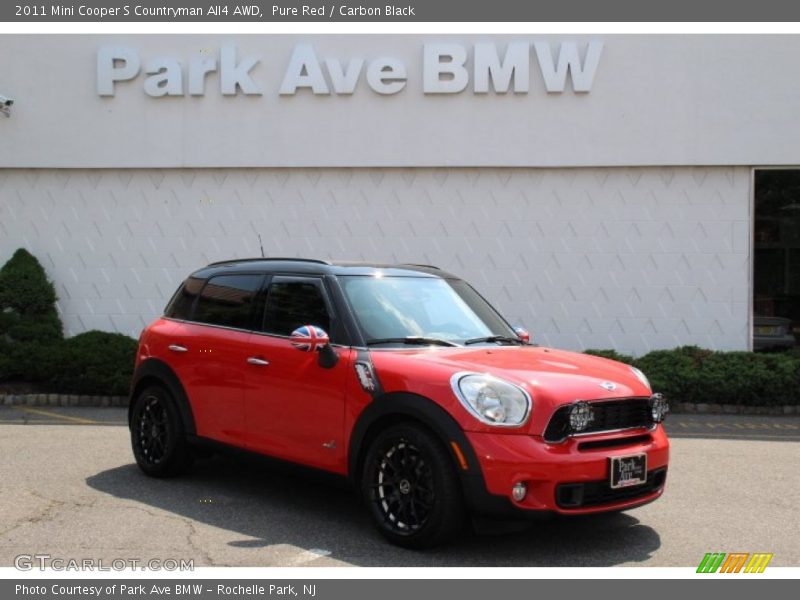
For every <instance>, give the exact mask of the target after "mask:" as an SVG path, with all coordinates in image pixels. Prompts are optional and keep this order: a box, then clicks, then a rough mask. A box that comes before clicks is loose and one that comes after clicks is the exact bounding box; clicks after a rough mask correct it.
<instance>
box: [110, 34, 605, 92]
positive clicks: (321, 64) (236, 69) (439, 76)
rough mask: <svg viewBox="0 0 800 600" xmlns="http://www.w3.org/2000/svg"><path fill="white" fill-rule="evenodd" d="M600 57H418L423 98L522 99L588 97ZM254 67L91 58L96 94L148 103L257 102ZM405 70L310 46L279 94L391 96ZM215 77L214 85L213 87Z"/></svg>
mask: <svg viewBox="0 0 800 600" xmlns="http://www.w3.org/2000/svg"><path fill="white" fill-rule="evenodd" d="M602 53H603V43H602V42H599V41H592V42H588V43H586V44H578V43H575V42H567V41H564V42H560V43H551V42H547V41H534V42H531V43H529V42H511V43H509V44H507V45H505V48H500V47H498V45H497V44H494V43H478V44H474V45H473V46H472V47H471V48H470V47H468V46H465V45H463V44H458V43H452V42H448V43H428V44H424V45H423V51H422V65H421V69H422V90H423V92H424V93H425V94H458V93H460V92H463V91H464V90H466V89H468V88H470V87H471V90H472V92H473V93H475V94H488V93H490V92H494V93H496V94H505V93H507V92H513V93H514V94H527V93H528V92H529V91H530V89H531V87H532V86H537V87H538V88H539V89H544V90H545V91H546V92H548V93H551V94H558V93H561V92H564V91H565V90H566V89H568V86H567V82H568V81H571V84H572V85H571V88H572V91H573V92H576V93H588V92H590V91H591V89H592V83H593V81H594V76H595V72H596V71H597V67H598V64H599V63H600V57H601V55H602ZM260 61H261V57H260V56H258V55H253V54H243V53H240V52H239V51H238V50H237V48H236V46H234V45H225V46H222V47H221V48H219V49H218V50H204V51H202V52H199V53H197V54H195V55H194V56H191V57H188V58H179V57H173V56H157V57H142V56H141V55H140V53H139V51H138V50H136V49H134V48H130V47H122V46H103V47H101V48H100V49H99V50H98V52H97V94H98V95H100V96H114V95H115V94H116V93H117V90H118V88H119V87H121V85H126V82H133V81H137V80H141V85H142V86H143V88H144V92H145V93H146V94H147V95H148V96H152V97H154V98H159V97H164V96H187V95H188V96H205V94H206V92H208V91H211V90H212V88H216V89H217V91H218V93H220V94H222V95H223V96H235V95H237V94H244V95H248V96H259V95H263V94H264V93H265V89H266V88H265V86H264V83H265V82H264V81H261V80H260V79H259V75H257V72H258V69H257V68H256V67H257V66H258V64H259V62H260ZM534 64H535V65H536V67H533V66H532V65H534ZM418 67H419V65H413V68H418ZM408 69H409V66H408V65H407V64H406V63H405V62H404V61H403V60H400V59H398V58H393V57H389V56H382V57H378V58H371V59H364V58H361V57H346V58H341V57H333V56H319V55H318V54H317V52H316V51H315V50H314V48H313V47H312V46H311V45H308V44H298V45H296V46H295V47H294V50H293V52H292V56H291V58H290V59H289V63H288V65H287V66H286V69H285V71H284V72H283V74H282V78H281V79H280V87H279V94H280V95H282V96H293V95H294V94H296V93H297V92H298V91H302V90H306V91H307V92H310V93H313V94H315V95H331V94H335V95H350V94H354V93H356V92H357V91H358V90H359V87H360V86H361V87H364V86H365V87H366V88H368V89H369V90H371V91H372V92H374V93H377V94H383V95H389V94H397V93H399V92H402V91H403V90H404V89H405V88H406V83H407V81H408V73H409V70H408ZM534 69H535V70H534ZM532 71H533V72H534V73H536V71H538V75H539V76H540V77H541V79H540V80H539V81H540V83H539V82H532V81H531V75H532ZM362 73H363V74H364V77H363V78H362V77H361V75H362ZM214 74H218V78H217V81H215V82H214V83H212V78H211V76H212V75H214ZM267 75H269V74H267ZM262 76H263V75H262ZM362 82H363V83H362ZM129 84H130V83H127V85H129Z"/></svg>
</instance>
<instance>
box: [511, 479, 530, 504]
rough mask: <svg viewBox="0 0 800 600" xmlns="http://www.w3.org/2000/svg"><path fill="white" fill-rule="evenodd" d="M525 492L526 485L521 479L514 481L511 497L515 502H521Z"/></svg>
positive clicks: (526, 489) (526, 490) (526, 491)
mask: <svg viewBox="0 0 800 600" xmlns="http://www.w3.org/2000/svg"><path fill="white" fill-rule="evenodd" d="M527 493H528V486H527V485H525V484H524V483H523V482H521V481H520V482H518V483H515V484H514V487H512V488H511V497H512V498H513V499H514V500H515V501H517V502H522V501H523V500H525V495H526V494H527Z"/></svg>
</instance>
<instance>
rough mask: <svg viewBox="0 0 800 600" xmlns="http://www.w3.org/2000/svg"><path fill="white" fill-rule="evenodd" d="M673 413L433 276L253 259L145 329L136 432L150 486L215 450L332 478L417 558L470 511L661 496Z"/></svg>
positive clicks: (636, 380)
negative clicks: (668, 418) (667, 424)
mask: <svg viewBox="0 0 800 600" xmlns="http://www.w3.org/2000/svg"><path fill="white" fill-rule="evenodd" d="M668 410H669V409H668V405H667V402H666V400H665V399H664V398H663V397H662V396H661V395H660V394H657V393H653V391H652V390H651V389H650V384H649V383H648V381H647V378H646V377H645V376H644V375H643V374H642V373H641V372H640V371H638V370H636V369H635V368H632V367H630V366H628V365H625V364H621V363H618V362H614V361H611V360H607V359H604V358H599V357H593V356H587V355H583V354H576V353H572V352H565V351H561V350H555V349H551V348H543V347H538V346H535V345H532V344H530V343H529V340H528V335H527V334H526V333H525V332H524V331H522V330H519V329H514V328H512V327H511V326H510V325H509V324H508V323H507V322H506V321H505V320H504V319H503V317H502V316H500V314H499V313H498V312H497V311H496V310H495V309H494V308H493V307H492V306H491V305H490V304H489V303H488V302H487V301H486V300H484V299H483V298H482V297H481V296H480V295H479V294H478V293H477V292H476V291H475V290H474V289H473V288H472V287H470V286H469V285H468V284H467V283H465V282H464V281H462V280H461V279H459V278H457V277H454V276H453V275H449V274H447V273H445V272H443V271H441V270H439V269H437V268H434V267H428V266H422V265H377V264H361V263H335V262H334V263H332V262H325V261H318V260H300V259H249V260H235V261H228V262H221V263H214V264H212V265H209V266H208V267H206V268H203V269H201V270H199V271H197V272H195V273H193V274H192V275H190V276H189V278H188V279H186V281H185V282H184V283H183V284H182V285H181V286H180V288H179V289H178V291H177V292H176V293H175V296H174V297H173V298H172V300H171V301H170V303H169V305H168V307H167V309H166V312H165V314H164V316H163V317H162V318H160V319H158V320H157V321H155V322H154V323H153V324H151V325H150V326H149V327H147V329H145V331H144V332H143V333H142V335H141V339H140V343H139V351H138V356H137V361H136V371H135V374H134V380H133V384H132V397H131V405H130V414H129V422H130V431H131V441H132V444H133V453H134V455H135V457H136V461H137V463H138V464H139V466H140V467H141V469H142V470H143V471H144V472H145V473H147V474H148V475H153V476H168V475H174V474H177V473H179V472H180V471H182V470H183V469H185V468H186V467H187V466H188V465H189V464H190V463H191V461H192V458H193V456H194V454H195V452H196V450H197V448H198V446H199V445H203V444H205V445H208V444H210V445H217V446H219V445H220V444H221V445H224V446H233V447H236V448H240V449H245V450H248V451H252V452H255V453H258V454H262V455H268V456H271V457H275V458H278V459H283V460H285V461H290V462H293V463H298V464H302V465H305V466H308V467H314V468H316V469H322V470H325V471H331V472H334V473H336V474H340V475H343V476H346V477H348V478H349V479H350V480H351V481H352V482H353V484H354V485H355V486H356V488H357V489H358V490H359V492H360V494H361V496H362V497H363V501H364V503H365V504H366V505H367V507H368V509H369V512H370V514H371V516H372V518H373V520H374V522H375V524H376V525H377V527H378V529H379V530H380V531H381V532H382V533H383V534H384V535H385V536H386V537H387V538H388V539H389V540H391V541H392V542H394V543H397V544H400V545H403V546H408V547H417V548H419V547H426V546H432V545H435V544H439V543H442V542H444V541H446V540H447V539H448V538H450V537H452V536H453V535H455V534H456V533H457V532H458V531H459V529H460V527H461V525H462V523H463V522H464V520H465V517H466V516H467V515H469V514H472V515H475V516H481V515H486V516H498V515H501V516H503V517H504V518H505V517H509V516H512V517H513V516H521V517H527V516H532V515H541V514H543V513H559V514H563V515H582V514H588V513H600V512H609V511H619V510H625V509H629V508H633V507H636V506H640V505H642V504H645V503H647V502H650V501H652V500H655V499H656V498H658V497H659V496H660V495H661V494H662V492H663V490H664V484H665V480H666V475H667V462H668V458H669V442H668V440H667V436H666V434H665V432H664V429H663V427H662V425H661V422H662V421H663V419H664V417H665V415H666V413H667V411H668Z"/></svg>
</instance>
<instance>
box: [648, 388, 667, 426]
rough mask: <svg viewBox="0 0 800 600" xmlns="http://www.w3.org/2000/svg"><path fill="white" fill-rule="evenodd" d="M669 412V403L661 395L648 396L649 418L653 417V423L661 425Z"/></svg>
mask: <svg viewBox="0 0 800 600" xmlns="http://www.w3.org/2000/svg"><path fill="white" fill-rule="evenodd" d="M668 412H669V402H667V399H666V398H664V396H662V395H661V394H653V395H652V396H650V416H651V417H653V421H654V422H655V423H661V421H663V420H664V419H666V418H667V413H668Z"/></svg>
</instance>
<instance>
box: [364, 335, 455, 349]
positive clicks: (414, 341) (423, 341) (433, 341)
mask: <svg viewBox="0 0 800 600" xmlns="http://www.w3.org/2000/svg"><path fill="white" fill-rule="evenodd" d="M377 344H408V345H410V346H455V347H458V344H455V343H453V342H448V341H447V340H440V339H439V338H430V337H420V336H416V335H409V336H407V337H393V338H377V339H374V340H367V346H375V345H377Z"/></svg>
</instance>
